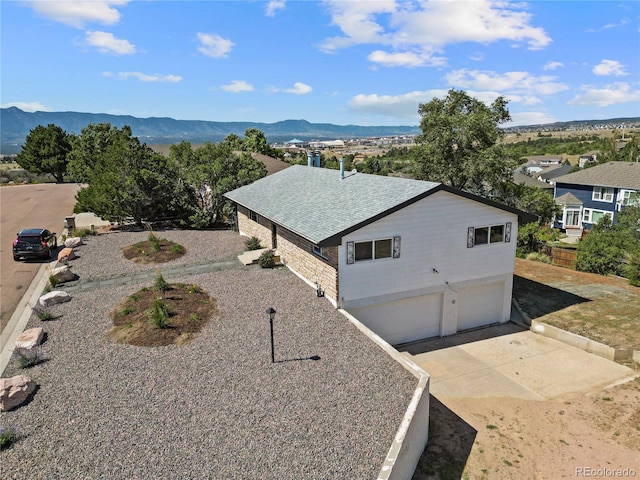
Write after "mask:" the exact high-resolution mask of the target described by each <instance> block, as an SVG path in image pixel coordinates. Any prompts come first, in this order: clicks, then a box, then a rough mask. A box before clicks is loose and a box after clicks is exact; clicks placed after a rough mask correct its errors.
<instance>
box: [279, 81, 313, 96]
mask: <svg viewBox="0 0 640 480" xmlns="http://www.w3.org/2000/svg"><path fill="white" fill-rule="evenodd" d="M312 90H313V88H311V87H310V86H309V85H307V84H305V83H301V82H296V83H294V84H293V88H285V89H284V90H282V91H283V92H285V93H293V94H294V95H306V94H307V93H311V91H312Z"/></svg>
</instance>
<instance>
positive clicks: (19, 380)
mask: <svg viewBox="0 0 640 480" xmlns="http://www.w3.org/2000/svg"><path fill="white" fill-rule="evenodd" d="M35 389H36V382H34V381H33V380H31V378H29V377H27V376H26V375H16V376H15V377H11V378H0V412H6V411H8V410H11V409H12V408H15V407H17V406H18V405H21V404H22V403H24V401H25V400H26V399H27V398H29V395H31V393H32V392H33V391H34V390H35Z"/></svg>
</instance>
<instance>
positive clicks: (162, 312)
mask: <svg viewBox="0 0 640 480" xmlns="http://www.w3.org/2000/svg"><path fill="white" fill-rule="evenodd" d="M147 316H148V317H149V320H151V323H152V324H153V326H154V327H156V328H168V327H169V317H170V316H171V311H170V310H169V307H168V306H167V304H166V303H164V302H163V301H162V299H161V298H158V299H156V300H154V302H153V304H152V305H151V308H149V310H147Z"/></svg>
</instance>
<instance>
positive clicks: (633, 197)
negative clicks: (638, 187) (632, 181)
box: [618, 190, 640, 205]
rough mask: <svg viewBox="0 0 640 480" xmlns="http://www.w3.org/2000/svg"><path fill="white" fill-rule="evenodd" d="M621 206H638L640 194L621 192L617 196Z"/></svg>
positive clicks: (629, 191)
mask: <svg viewBox="0 0 640 480" xmlns="http://www.w3.org/2000/svg"><path fill="white" fill-rule="evenodd" d="M618 195H619V196H618V198H619V199H620V200H621V203H622V205H638V204H640V192H638V191H635V190H621V191H620V193H619V194H618Z"/></svg>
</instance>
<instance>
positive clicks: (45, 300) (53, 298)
mask: <svg viewBox="0 0 640 480" xmlns="http://www.w3.org/2000/svg"><path fill="white" fill-rule="evenodd" d="M69 300H71V295H69V294H68V293H67V292H63V291H61V290H54V291H53V292H49V293H46V294H44V295H42V296H41V297H40V300H38V302H39V303H40V305H42V306H43V307H50V306H51V305H57V304H58V303H64V302H68V301H69Z"/></svg>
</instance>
